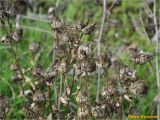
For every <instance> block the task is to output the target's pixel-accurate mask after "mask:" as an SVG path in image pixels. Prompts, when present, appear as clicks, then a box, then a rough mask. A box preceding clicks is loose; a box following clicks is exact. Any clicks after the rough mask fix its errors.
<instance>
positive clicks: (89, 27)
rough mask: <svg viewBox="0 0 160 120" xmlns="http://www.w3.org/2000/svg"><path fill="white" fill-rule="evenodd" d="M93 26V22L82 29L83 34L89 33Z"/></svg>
mask: <svg viewBox="0 0 160 120" xmlns="http://www.w3.org/2000/svg"><path fill="white" fill-rule="evenodd" d="M94 28H95V24H91V25H88V26H86V27H85V28H83V29H82V33H83V34H91V33H92V32H93V30H94Z"/></svg>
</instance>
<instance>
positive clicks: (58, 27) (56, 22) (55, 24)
mask: <svg viewBox="0 0 160 120" xmlns="http://www.w3.org/2000/svg"><path fill="white" fill-rule="evenodd" d="M51 26H52V29H53V30H55V31H63V29H64V26H65V23H63V22H62V21H61V20H60V19H59V18H53V19H52V21H51Z"/></svg>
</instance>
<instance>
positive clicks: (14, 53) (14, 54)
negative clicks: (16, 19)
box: [2, 25, 26, 83]
mask: <svg viewBox="0 0 160 120" xmlns="http://www.w3.org/2000/svg"><path fill="white" fill-rule="evenodd" d="M2 26H3V28H4V30H5V32H6V34H7V35H8V36H9V33H8V31H7V29H6V28H5V26H4V25H2ZM10 40H12V38H10ZM9 43H10V45H11V50H12V53H13V57H14V59H15V62H16V65H17V67H18V69H19V72H20V74H21V76H22V79H23V80H24V81H25V78H24V75H23V72H22V69H21V66H20V63H19V61H18V59H17V54H16V52H15V50H14V48H13V44H12V41H10V42H9ZM25 83H26V81H25Z"/></svg>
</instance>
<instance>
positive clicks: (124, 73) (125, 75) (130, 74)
mask: <svg viewBox="0 0 160 120" xmlns="http://www.w3.org/2000/svg"><path fill="white" fill-rule="evenodd" d="M119 78H120V83H122V84H125V83H126V82H127V80H132V81H129V82H133V81H135V80H136V79H137V72H136V70H134V69H131V68H128V67H124V68H121V69H120V70H119Z"/></svg>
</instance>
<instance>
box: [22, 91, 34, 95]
mask: <svg viewBox="0 0 160 120" xmlns="http://www.w3.org/2000/svg"><path fill="white" fill-rule="evenodd" d="M24 95H25V96H32V95H33V92H32V91H31V90H25V91H24Z"/></svg>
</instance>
